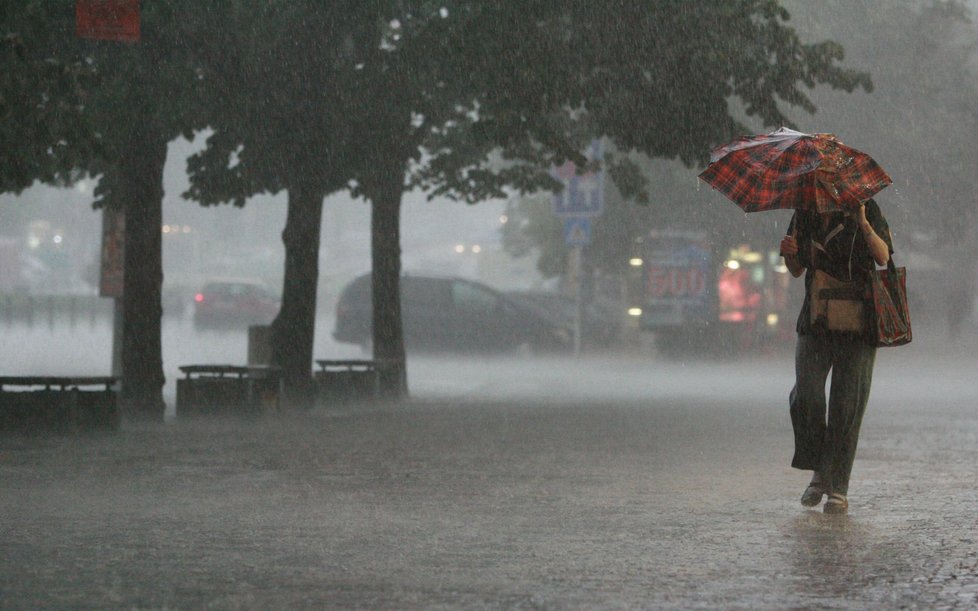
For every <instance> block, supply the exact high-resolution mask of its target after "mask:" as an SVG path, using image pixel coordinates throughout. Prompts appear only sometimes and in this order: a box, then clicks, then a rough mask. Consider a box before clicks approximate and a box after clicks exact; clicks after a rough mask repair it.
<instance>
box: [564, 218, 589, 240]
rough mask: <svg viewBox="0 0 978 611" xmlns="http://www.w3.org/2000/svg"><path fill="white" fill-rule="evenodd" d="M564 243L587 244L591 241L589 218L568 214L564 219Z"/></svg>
mask: <svg viewBox="0 0 978 611" xmlns="http://www.w3.org/2000/svg"><path fill="white" fill-rule="evenodd" d="M564 243H565V244H567V245H568V246H587V245H588V244H590V243H591V219H590V218H589V217H586V216H569V217H567V218H566V219H564Z"/></svg>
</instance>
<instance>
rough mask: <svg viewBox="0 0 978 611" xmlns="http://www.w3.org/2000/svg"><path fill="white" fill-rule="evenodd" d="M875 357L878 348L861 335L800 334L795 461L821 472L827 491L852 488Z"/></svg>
mask: <svg viewBox="0 0 978 611" xmlns="http://www.w3.org/2000/svg"><path fill="white" fill-rule="evenodd" d="M875 362H876V348H874V347H872V346H869V345H867V344H866V343H865V342H863V341H862V340H861V339H859V338H856V337H852V336H847V335H842V334H833V333H829V334H825V335H799V336H798V345H797V347H796V349H795V387H794V388H793V389H792V390H791V394H790V396H789V406H790V412H791V425H792V428H793V429H794V433H795V454H794V457H793V458H792V460H791V466H792V467H794V468H796V469H806V470H811V471H815V472H816V473H818V475H819V476H820V477H821V479H822V482H823V485H824V486H825V488H826V491H828V492H838V493H841V494H847V493H848V491H849V475H850V473H851V472H852V463H853V461H854V460H855V458H856V444H857V442H858V441H859V427H860V425H861V424H862V420H863V413H865V411H866V403H867V401H868V400H869V388H870V385H871V384H872V381H873V365H874V364H875ZM829 371H831V372H832V381H831V386H830V392H829V395H828V403H827V404H826V400H825V396H826V393H825V382H826V380H827V379H828V375H829Z"/></svg>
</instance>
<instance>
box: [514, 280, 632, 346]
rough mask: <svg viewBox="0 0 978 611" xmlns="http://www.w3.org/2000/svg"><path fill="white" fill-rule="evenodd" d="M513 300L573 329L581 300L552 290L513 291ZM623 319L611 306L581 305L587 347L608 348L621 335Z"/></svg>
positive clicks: (583, 337) (582, 342)
mask: <svg viewBox="0 0 978 611" xmlns="http://www.w3.org/2000/svg"><path fill="white" fill-rule="evenodd" d="M506 294H507V296H508V297H509V298H510V299H513V300H514V301H516V302H518V303H523V304H526V305H527V306H528V307H532V308H536V309H537V310H538V311H539V312H540V313H541V314H542V315H545V316H549V317H551V318H553V319H554V321H555V322H557V323H558V324H560V325H562V326H563V327H565V328H566V329H568V330H569V331H571V330H572V329H573V328H574V318H575V317H576V315H577V303H576V302H575V301H574V300H573V299H571V298H570V297H567V296H565V295H561V294H560V293H555V292H551V291H509V292H507V293H506ZM621 327H622V320H621V316H620V315H619V313H618V311H617V310H616V309H615V308H614V307H612V306H611V305H608V304H604V303H600V302H598V301H592V302H591V303H588V304H583V305H582V306H581V344H582V345H583V346H585V347H595V348H607V347H609V346H612V345H613V344H614V343H615V342H616V341H617V340H618V338H619V337H620V335H621Z"/></svg>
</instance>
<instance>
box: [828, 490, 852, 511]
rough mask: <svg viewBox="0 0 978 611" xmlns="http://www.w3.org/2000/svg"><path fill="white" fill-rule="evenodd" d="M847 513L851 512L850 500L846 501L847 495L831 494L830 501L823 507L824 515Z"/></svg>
mask: <svg viewBox="0 0 978 611" xmlns="http://www.w3.org/2000/svg"><path fill="white" fill-rule="evenodd" d="M847 511H849V500H848V499H846V495H844V494H839V493H838V492H833V493H831V494H830V495H829V498H828V500H826V501H825V506H824V507H822V512H823V513H846V512H847Z"/></svg>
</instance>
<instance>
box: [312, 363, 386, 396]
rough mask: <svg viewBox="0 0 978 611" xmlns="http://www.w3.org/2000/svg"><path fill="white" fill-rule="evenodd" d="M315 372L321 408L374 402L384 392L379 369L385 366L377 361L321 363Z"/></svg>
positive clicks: (317, 394)
mask: <svg viewBox="0 0 978 611" xmlns="http://www.w3.org/2000/svg"><path fill="white" fill-rule="evenodd" d="M316 365H317V366H318V367H319V370H318V371H316V372H315V374H314V376H313V377H314V379H315V382H316V398H317V400H318V402H319V404H320V405H326V406H329V405H336V404H342V403H350V402H357V401H372V400H374V399H376V398H377V395H378V392H379V389H380V380H379V377H378V376H379V374H380V372H379V371H378V369H379V368H380V367H382V366H383V363H382V362H380V361H376V360H362V359H361V360H356V359H352V360H325V359H321V360H317V361H316Z"/></svg>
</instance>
